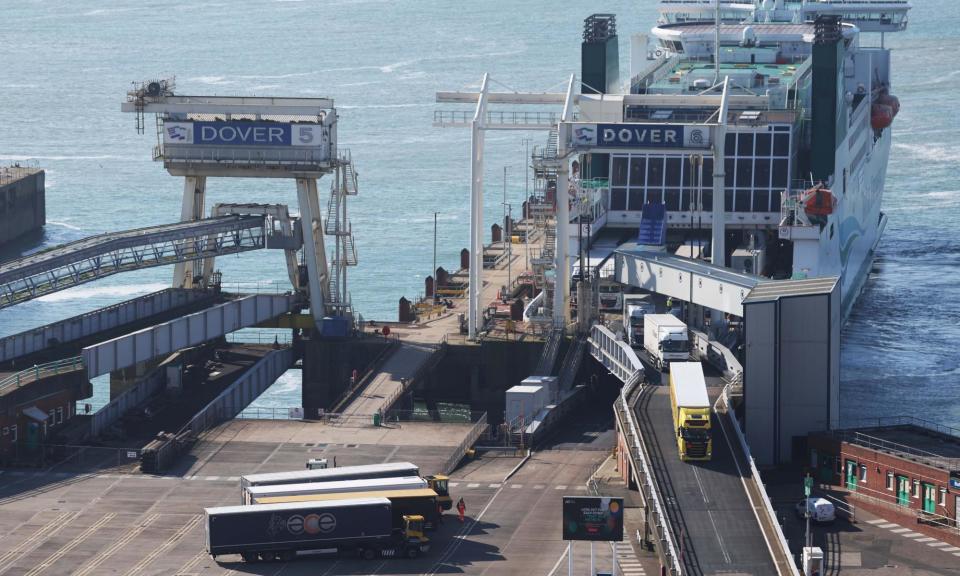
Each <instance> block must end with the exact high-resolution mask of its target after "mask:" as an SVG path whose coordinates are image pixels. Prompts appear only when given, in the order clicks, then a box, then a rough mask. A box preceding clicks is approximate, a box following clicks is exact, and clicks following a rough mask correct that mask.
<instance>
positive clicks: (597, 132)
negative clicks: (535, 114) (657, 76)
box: [570, 123, 710, 148]
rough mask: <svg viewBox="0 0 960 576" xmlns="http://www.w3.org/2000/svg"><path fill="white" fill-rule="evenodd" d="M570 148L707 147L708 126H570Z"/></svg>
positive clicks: (708, 145) (708, 140)
mask: <svg viewBox="0 0 960 576" xmlns="http://www.w3.org/2000/svg"><path fill="white" fill-rule="evenodd" d="M570 146H571V147H572V148H709V147H710V127H709V126H699V125H683V124H631V123H627V124H573V126H572V128H571V131H570Z"/></svg>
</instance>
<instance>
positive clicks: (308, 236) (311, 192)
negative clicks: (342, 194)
mask: <svg viewBox="0 0 960 576" xmlns="http://www.w3.org/2000/svg"><path fill="white" fill-rule="evenodd" d="M297 202H298V203H299V205H300V221H301V225H302V228H303V253H304V257H305V258H304V259H305V260H306V261H307V276H308V278H307V284H308V288H309V293H310V311H311V313H312V314H313V322H314V325H315V327H316V328H317V330H320V326H321V323H322V321H323V317H324V315H325V314H326V304H327V300H328V299H329V298H328V297H329V290H330V286H329V278H330V276H329V271H328V269H327V255H326V250H325V248H324V244H323V226H322V222H321V221H320V199H319V197H318V196H317V179H316V178H297Z"/></svg>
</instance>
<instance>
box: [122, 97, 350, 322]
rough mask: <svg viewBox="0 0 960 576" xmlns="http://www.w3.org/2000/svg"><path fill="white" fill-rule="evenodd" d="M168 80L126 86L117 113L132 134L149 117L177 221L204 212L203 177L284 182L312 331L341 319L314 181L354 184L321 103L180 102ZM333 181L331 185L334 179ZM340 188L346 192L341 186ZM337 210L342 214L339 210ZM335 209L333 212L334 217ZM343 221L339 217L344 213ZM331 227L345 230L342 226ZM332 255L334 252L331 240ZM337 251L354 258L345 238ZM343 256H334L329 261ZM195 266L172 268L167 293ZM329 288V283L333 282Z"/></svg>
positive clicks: (191, 278) (330, 107)
mask: <svg viewBox="0 0 960 576" xmlns="http://www.w3.org/2000/svg"><path fill="white" fill-rule="evenodd" d="M174 89H175V83H174V79H172V78H167V79H156V80H148V81H145V82H139V83H134V86H133V89H132V90H130V91H129V92H127V98H126V101H125V102H124V103H123V104H122V105H121V111H123V112H129V113H133V114H135V115H136V126H137V130H138V131H139V132H141V133H143V132H145V131H146V127H147V122H146V115H147V114H154V115H155V122H154V123H152V124H154V125H155V132H156V137H157V144H156V146H155V148H154V150H153V159H154V160H156V161H160V162H163V165H164V168H166V170H167V171H168V172H169V173H170V174H171V175H173V176H179V177H183V179H184V180H183V201H182V204H181V212H180V219H181V220H182V221H184V222H186V221H193V220H198V219H200V218H202V217H203V214H204V201H205V196H206V181H207V178H208V177H248V178H249V177H253V178H292V179H294V180H295V181H296V188H297V200H298V204H299V207H300V217H301V221H302V223H303V225H302V233H303V250H304V260H305V261H306V268H307V288H308V292H309V296H310V303H311V306H310V307H311V312H312V314H313V319H314V323H315V325H316V327H317V328H318V329H319V328H320V327H321V325H322V320H323V318H324V316H326V315H328V314H334V315H340V314H343V313H344V309H343V306H342V305H340V304H341V302H338V299H337V298H334V297H333V296H332V294H331V287H332V286H331V284H332V282H331V274H330V269H329V267H328V263H327V254H326V248H325V244H324V238H323V236H324V232H325V227H324V225H323V222H322V217H321V216H322V215H321V206H320V200H319V195H318V192H317V180H318V178H320V177H322V176H323V175H325V174H329V173H333V172H335V171H338V170H342V171H343V174H344V180H351V181H352V183H353V190H354V191H355V189H356V178H355V173H354V172H353V169H352V166H349V167H348V165H350V164H351V160H350V158H349V156H348V155H340V154H338V152H337V130H336V128H337V112H336V108H335V107H334V103H333V100H331V99H329V98H274V97H249V96H209V95H192V96H183V95H179V94H175V93H174ZM338 181H339V180H338ZM345 187H346V186H345ZM343 212H345V210H344V211H343ZM340 215H341V211H337V217H340ZM344 217H345V214H344ZM343 224H344V225H343V226H338V227H337V228H338V229H342V228H346V229H349V226H347V225H346V224H345V223H343ZM337 245H338V251H339V249H340V246H341V242H340V239H339V238H338V242H337ZM343 245H344V250H343V251H344V252H345V253H346V252H349V253H351V254H355V252H354V251H353V249H352V238H351V239H350V240H349V241H345V242H343ZM347 260H348V258H347V257H346V256H343V255H340V254H338V255H335V256H334V261H335V264H336V262H337V261H342V262H346V261H347ZM203 277H204V272H203V264H202V263H201V262H194V264H193V265H192V266H191V267H190V268H189V269H188V266H187V265H186V263H180V264H178V265H177V266H176V267H175V269H174V276H173V285H174V287H181V286H183V287H191V286H193V285H194V284H195V283H196V282H197V279H198V278H201V279H202V278H203ZM333 285H334V286H336V285H337V284H336V283H333Z"/></svg>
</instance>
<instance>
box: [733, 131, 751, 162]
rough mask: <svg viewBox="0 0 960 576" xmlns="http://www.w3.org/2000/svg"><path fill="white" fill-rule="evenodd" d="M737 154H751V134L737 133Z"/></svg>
mask: <svg viewBox="0 0 960 576" xmlns="http://www.w3.org/2000/svg"><path fill="white" fill-rule="evenodd" d="M737 155H738V156H753V134H744V133H740V134H738V135H737Z"/></svg>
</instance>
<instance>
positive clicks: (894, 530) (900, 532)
mask: <svg viewBox="0 0 960 576" xmlns="http://www.w3.org/2000/svg"><path fill="white" fill-rule="evenodd" d="M890 531H891V532H893V533H894V534H903V533H904V532H909V531H910V529H909V528H893V529H891V530H890Z"/></svg>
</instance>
